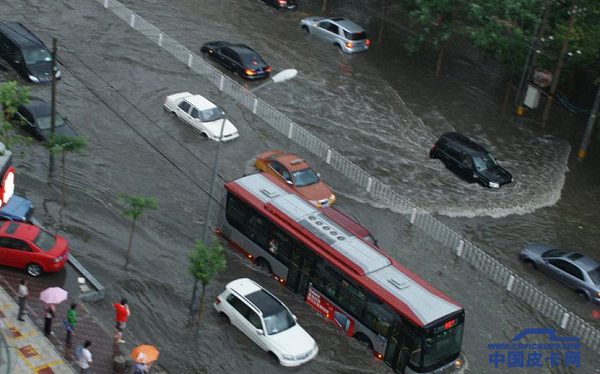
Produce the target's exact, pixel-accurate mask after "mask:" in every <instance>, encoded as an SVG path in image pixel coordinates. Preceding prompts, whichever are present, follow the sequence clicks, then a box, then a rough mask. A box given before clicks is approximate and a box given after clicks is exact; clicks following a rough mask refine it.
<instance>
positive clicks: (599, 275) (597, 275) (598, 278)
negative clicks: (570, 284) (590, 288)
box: [588, 266, 600, 285]
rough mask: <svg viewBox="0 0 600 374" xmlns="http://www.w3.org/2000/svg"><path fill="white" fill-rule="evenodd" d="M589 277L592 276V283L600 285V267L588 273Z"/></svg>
mask: <svg viewBox="0 0 600 374" xmlns="http://www.w3.org/2000/svg"><path fill="white" fill-rule="evenodd" d="M588 275H589V276H590V278H591V279H592V282H594V284H597V285H600V266H598V267H597V268H596V269H594V270H592V271H590V272H588Z"/></svg>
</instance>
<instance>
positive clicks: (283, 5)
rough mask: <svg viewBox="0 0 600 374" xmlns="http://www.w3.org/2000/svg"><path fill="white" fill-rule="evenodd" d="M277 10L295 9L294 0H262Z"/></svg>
mask: <svg viewBox="0 0 600 374" xmlns="http://www.w3.org/2000/svg"><path fill="white" fill-rule="evenodd" d="M262 1H264V2H265V4H268V5H270V6H272V7H274V8H275V9H277V10H285V9H289V10H292V9H296V0H262Z"/></svg>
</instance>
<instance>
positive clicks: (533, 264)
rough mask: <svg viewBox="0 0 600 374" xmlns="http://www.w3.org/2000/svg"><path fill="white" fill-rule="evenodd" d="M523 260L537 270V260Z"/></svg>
mask: <svg viewBox="0 0 600 374" xmlns="http://www.w3.org/2000/svg"><path fill="white" fill-rule="evenodd" d="M523 262H524V263H525V265H527V266H531V267H532V268H533V269H536V270H537V266H536V264H535V262H533V261H532V260H530V259H527V260H523Z"/></svg>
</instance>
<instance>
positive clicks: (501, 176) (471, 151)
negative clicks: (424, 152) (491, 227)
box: [429, 132, 513, 188]
mask: <svg viewBox="0 0 600 374" xmlns="http://www.w3.org/2000/svg"><path fill="white" fill-rule="evenodd" d="M429 157H431V158H434V159H436V158H437V159H440V160H442V162H443V163H444V165H446V167H447V168H448V169H450V170H452V171H453V172H454V173H456V174H458V175H459V176H460V177H461V178H463V179H465V180H467V181H469V182H471V183H473V182H477V183H479V184H481V185H482V186H484V187H490V188H498V187H500V186H502V185H504V184H507V183H510V182H512V180H513V178H512V175H511V174H510V173H509V172H508V171H506V170H505V169H504V168H503V167H502V166H500V165H498V162H497V161H496V160H495V159H494V157H492V155H491V154H490V153H489V152H488V151H486V150H485V148H483V147H482V146H480V145H479V144H477V143H475V142H474V141H472V140H471V139H469V138H467V137H466V136H464V135H462V134H459V133H457V132H448V133H446V134H444V135H442V136H441V137H440V138H439V139H438V141H437V142H435V144H434V145H433V147H431V150H430V151H429Z"/></svg>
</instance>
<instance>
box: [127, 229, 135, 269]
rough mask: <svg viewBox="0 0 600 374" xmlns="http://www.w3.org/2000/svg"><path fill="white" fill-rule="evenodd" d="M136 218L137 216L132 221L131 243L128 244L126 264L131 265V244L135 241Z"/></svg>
mask: <svg viewBox="0 0 600 374" xmlns="http://www.w3.org/2000/svg"><path fill="white" fill-rule="evenodd" d="M135 220H136V218H134V219H133V222H132V223H131V231H130V232H129V244H128V245H127V255H126V262H125V266H127V265H129V261H130V260H131V244H132V242H133V232H134V231H135Z"/></svg>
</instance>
